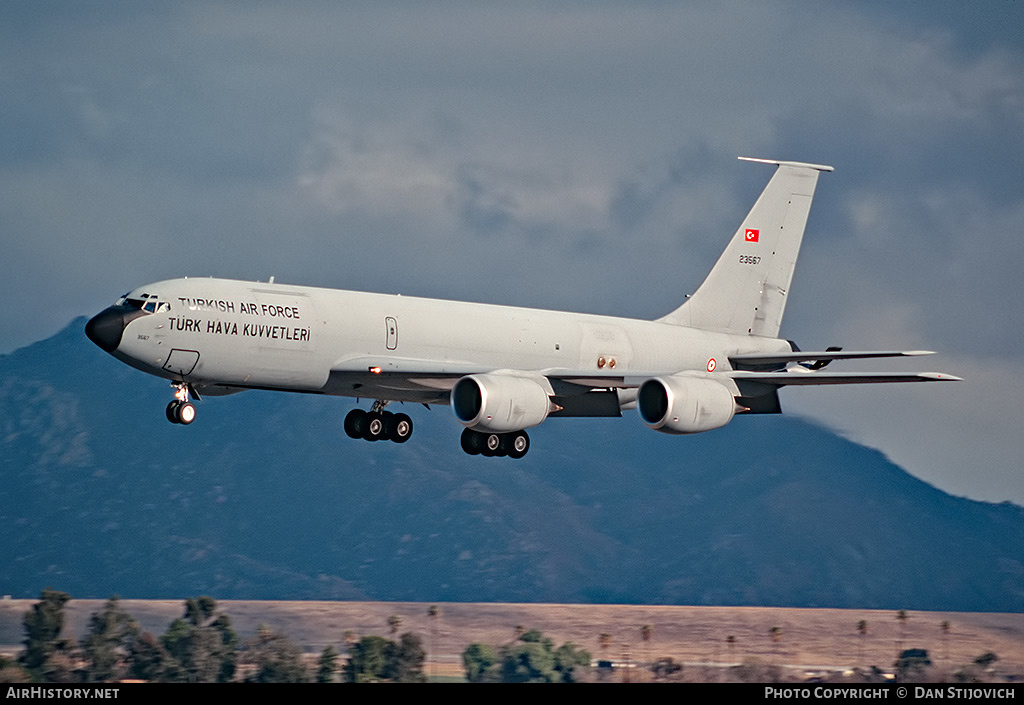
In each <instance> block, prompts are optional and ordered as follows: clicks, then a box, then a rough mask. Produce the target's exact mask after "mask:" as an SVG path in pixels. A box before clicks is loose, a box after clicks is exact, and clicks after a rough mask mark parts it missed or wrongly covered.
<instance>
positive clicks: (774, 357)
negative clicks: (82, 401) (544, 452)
mask: <svg viewBox="0 0 1024 705" xmlns="http://www.w3.org/2000/svg"><path fill="white" fill-rule="evenodd" d="M741 159H744V160H746V161H752V162H760V163H765V164H770V165H774V166H775V167H776V170H775V172H774V174H773V176H772V178H771V179H770V180H769V182H768V185H767V186H766V187H765V189H764V191H763V192H762V193H761V195H760V197H759V198H758V199H757V201H756V202H755V204H754V206H753V208H752V209H751V210H750V212H749V213H748V214H747V216H746V218H744V219H743V222H742V223H741V224H740V226H739V228H738V229H737V230H736V232H735V234H734V235H733V236H732V239H731V240H730V241H729V243H728V245H727V246H726V248H725V251H724V252H723V254H722V255H721V257H720V258H719V259H718V261H717V262H716V263H715V265H714V267H713V268H712V269H711V272H710V274H708V276H707V278H706V279H705V280H704V283H703V284H702V285H701V286H700V287H699V288H698V289H697V291H696V292H695V293H693V294H692V295H689V296H688V297H687V298H686V299H685V301H684V302H683V303H682V305H680V306H679V307H678V308H676V309H675V310H674V311H671V312H670V313H668V314H667V315H665V316H662V317H661V318H658V319H656V320H639V319H629V318H619V317H612V316H600V315H590V314H581V313H569V312H562V311H549V310H539V309H528V308H517V307H510V306H498V305H489V304H482V303H467V302H458V301H447V300H437V299H426V298H417V297H412V296H402V295H389V294H375V293H365V292H357V291H343V290H334V289H323V288H312V287H305V286H292V285H287V284H279V283H275V282H274V279H273V278H271V279H270V281H269V282H247V281H235V280H227V279H214V278H184V279H174V280H169V281H161V282H157V283H154V284H147V285H145V286H142V287H140V288H137V289H134V290H132V291H130V292H129V293H127V294H125V295H124V296H122V297H121V298H119V299H118V300H117V302H116V303H115V304H114V305H113V306H110V307H108V308H106V309H105V310H103V311H102V312H100V313H99V314H97V315H96V316H95V317H93V318H92V319H91V320H90V321H89V322H88V323H87V325H86V329H85V330H86V334H87V335H88V337H89V338H90V339H91V340H92V341H93V342H94V343H96V345H98V346H99V347H100V348H102V349H103V350H105V351H106V352H108V353H110V354H111V355H113V356H114V357H115V358H117V359H118V360H121V361H122V362H125V363H127V364H128V365H131V366H132V367H135V368H137V369H139V370H142V371H143V372H148V373H149V374H152V375H156V376H158V377H163V378H166V379H169V380H170V381H171V385H172V387H173V388H174V389H175V393H174V399H173V400H172V401H171V402H170V403H169V404H168V406H167V409H166V416H167V419H168V420H169V421H171V422H172V423H176V424H182V425H189V424H191V423H192V422H193V421H194V420H195V418H196V409H195V406H194V405H193V403H192V401H191V399H192V398H195V399H197V400H199V399H201V398H202V396H217V395H224V394H232V393H235V392H240V391H244V390H247V389H263V390H275V391H287V392H306V393H313V394H328V395H336V396H345V397H354V398H356V399H357V400H374V401H373V403H372V406H371V408H370V409H369V411H365V410H363V409H361V408H356V409H353V410H352V411H350V412H349V413H348V415H347V416H346V417H345V422H344V430H345V432H346V434H347V435H349V436H350V437H352V438H362V439H365V440H369V441H376V440H391V441H393V442H397V443H404V442H405V441H407V440H408V439H409V437H410V435H411V434H412V429H413V423H412V419H411V417H410V416H409V415H407V414H405V413H392V412H391V411H388V410H386V409H385V407H386V406H388V405H389V404H390V403H393V402H410V403H420V404H423V405H425V406H427V407H428V408H429V406H430V405H432V404H440V405H449V406H451V408H452V410H453V412H454V414H455V418H456V419H457V420H458V422H459V423H461V424H462V425H463V426H464V427H465V428H464V430H463V431H462V436H461V445H462V449H463V450H464V451H465V452H466V453H469V454H471V455H483V456H507V457H511V458H522V457H523V456H525V455H526V453H527V451H528V450H529V448H530V437H529V435H528V433H527V431H526V429H529V428H533V427H534V426H537V425H539V424H540V423H542V422H543V421H545V420H546V419H548V418H555V417H616V416H621V415H622V412H623V411H626V410H630V409H636V410H637V411H638V412H639V416H640V419H641V420H642V421H643V422H644V423H645V424H646V425H647V426H649V427H650V428H652V429H654V430H656V431H660V432H663V433H669V434H680V435H681V434H692V433H701V432H704V431H710V430H713V429H717V428H721V427H722V426H725V425H726V424H727V423H729V421H731V420H732V418H733V416H735V415H737V414H740V415H746V414H776V413H780V412H781V406H780V403H779V395H778V390H779V389H780V388H781V387H785V386H794V385H833V384H857V383H887V382H931V381H947V380H948V381H953V380H959V379H960V378H959V377H954V376H952V375H948V374H943V373H936V372H921V373H910V374H905V373H893V372H888V373H887V372H879V373H875V372H828V371H823V370H824V368H825V367H827V366H828V365H829V364H830V363H831V362H833V361H835V360H852V359H866V358H884V357H906V356H917V355H928V354H932V353H931V352H930V351H925V350H888V351H865V352H861V351H853V352H849V351H843V350H842V349H841V348H839V347H829V348H827V349H826V350H824V351H817V352H803V351H801V350H800V348H799V347H798V346H797V345H796V344H795V343H793V342H792V341H788V340H784V339H781V338H779V337H778V335H779V329H780V325H781V323H782V316H783V312H784V311H785V307H786V302H787V300H788V297H789V288H790V283H791V281H792V277H793V270H794V268H795V266H796V261H797V255H798V254H799V250H800V244H801V241H802V239H803V234H804V227H805V225H806V222H807V216H808V213H809V212H810V207H811V201H812V198H813V196H814V191H815V187H816V185H817V180H818V176H819V175H820V174H821V173H822V172H831V171H832V170H833V168H832V167H831V166H825V165H821V164H808V163H803V162H793V161H776V160H771V159H752V158H747V157H741Z"/></svg>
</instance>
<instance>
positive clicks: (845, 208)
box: [0, 0, 1024, 504]
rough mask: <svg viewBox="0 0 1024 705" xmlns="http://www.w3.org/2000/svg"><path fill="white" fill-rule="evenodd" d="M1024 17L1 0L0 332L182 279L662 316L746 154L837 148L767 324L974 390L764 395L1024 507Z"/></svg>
mask: <svg viewBox="0 0 1024 705" xmlns="http://www.w3.org/2000/svg"><path fill="white" fill-rule="evenodd" d="M1022 36H1024V2H1017V1H1014V0H988V1H985V2H979V3H964V2H960V1H956V2H919V3H911V2H906V3H888V2H860V3H857V2H851V3H809V2H794V3H788V2H749V3H747V2H726V3H693V4H687V3H671V2H631V3H620V2H605V3H602V2H587V3H582V2H580V3H573V2H561V3H527V2H516V3H511V2H508V3H469V2H467V3H443V2H439V3H419V2H408V3H377V2H374V3H369V2H368V3H335V2H305V3H303V2H293V3H269V2H268V3H258V2H250V3H237V2H232V3H227V2H180V3H175V2H164V3H136V2H89V3H69V2H52V3H51V2H38V1H32V2H12V1H10V0H8V1H6V2H4V3H3V4H2V5H0V89H2V95H3V100H2V101H0V228H2V230H0V237H2V254H0V299H2V301H3V302H4V305H3V307H2V311H0V313H2V316H3V318H2V320H0V352H9V351H11V350H13V349H15V348H18V347H21V346H23V345H26V344H28V343H30V342H33V341H36V340H39V339H41V338H44V337H47V336H49V335H51V334H53V333H54V332H56V331H57V330H59V329H60V328H61V327H63V326H64V325H66V324H67V322H68V321H69V320H70V319H71V318H72V317H74V316H78V315H83V314H92V313H95V312H97V311H99V310H100V309H101V308H103V307H104V306H106V305H108V304H110V303H112V302H113V301H114V299H115V298H116V297H117V296H118V295H119V294H121V293H122V292H124V291H126V290H128V289H130V288H134V287H135V286H138V285H141V284H144V283H147V282H151V281H156V280H160V279H167V278H174V277H179V276H184V275H189V276H205V275H214V276H224V277H237V278H245V279H263V280H265V279H267V278H268V277H270V276H271V275H273V276H275V277H276V278H277V281H279V282H289V283H299V284H310V285H318V286H330V287H343V288H353V289H367V290H373V291H386V292H400V293H404V294H407V295H424V296H437V297H444V298H460V299H469V300H475V301H485V302H494V303H502V304H514V305H525V306H537V307H544V308H558V309H567V310H579V311H587V312H593V313H609V314H615V315H624V316H632V317H641V318H653V317H656V316H660V315H662V314H664V313H666V312H668V311H670V310H672V309H673V308H675V307H676V306H677V305H678V304H679V303H680V301H681V300H682V297H683V295H684V294H685V293H688V292H691V291H693V290H694V289H696V287H697V286H698V285H699V283H700V281H701V279H702V278H703V276H704V275H705V274H706V272H707V270H708V269H709V268H710V266H711V265H712V264H713V262H714V260H715V258H716V257H717V256H718V254H719V253H720V251H721V250H722V249H723V247H724V245H725V243H726V241H727V239H728V238H729V237H730V236H731V234H732V232H733V231H734V230H735V228H736V227H737V226H738V225H739V223H740V220H741V219H742V217H743V215H744V214H745V213H746V211H747V210H748V209H749V207H750V206H751V205H752V203H753V201H754V199H755V198H756V197H757V195H758V193H759V192H760V190H761V188H763V186H764V184H765V183H766V182H767V180H768V179H769V178H770V177H771V174H772V168H771V167H768V166H764V165H758V164H750V163H745V162H740V161H737V160H736V157H737V156H754V157H768V158H774V159H791V160H801V161H810V162H817V163H825V164H832V165H834V166H835V168H836V171H835V173H832V174H824V175H822V177H821V179H820V180H819V183H818V191H817V197H816V199H815V204H814V207H813V209H812V212H811V217H810V221H809V224H808V231H807V235H806V237H805V239H804V248H803V252H802V256H801V260H800V262H799V264H798V266H797V271H796V277H795V279H794V282H793V287H792V289H791V297H790V303H789V308H788V310H787V316H786V319H785V320H784V321H783V328H782V335H783V336H784V337H787V338H791V339H793V340H796V341H797V342H798V343H799V345H800V346H801V347H802V348H804V349H822V348H824V347H825V346H827V345H842V346H844V347H846V348H847V349H872V348H876V349H892V348H907V349H916V348H925V349H931V350H937V351H939V353H940V354H939V355H936V356H933V357H931V358H925V359H921V358H918V359H914V360H912V361H897V362H890V361H884V360H883V361H876V362H874V363H872V366H873V367H874V368H881V369H893V370H904V369H905V370H911V369H923V370H936V371H944V372H950V373H953V374H957V375H960V376H963V377H965V378H966V380H967V381H966V382H963V383H959V384H948V385H940V384H934V385H892V386H887V387H885V388H882V387H865V388H859V389H837V388H836V389H830V388H819V389H809V388H798V389H786V390H784V391H783V392H782V401H783V406H784V409H785V410H786V412H787V413H793V414H799V415H801V416H806V417H809V418H813V419H818V420H819V421H821V422H823V423H826V424H827V425H829V426H830V427H831V428H834V429H837V430H840V431H842V432H843V433H844V434H846V435H847V436H848V437H850V438H852V439H854V440H857V441H859V442H863V443H865V444H867V445H870V446H873V447H876V448H879V449H881V450H882V451H884V452H885V453H887V454H888V455H889V456H890V457H891V458H892V459H893V460H895V461H896V462H898V463H900V464H901V465H903V466H904V467H905V468H907V469H908V470H909V471H911V472H912V473H914V474H915V475H917V476H918V477H921V478H922V479H924V480H927V481H928V482H931V483H933V484H935V485H937V486H939V487H941V488H942V489H945V490H947V491H949V492H952V493H954V494H959V495H966V496H970V497H973V498H977V499H986V500H992V501H1002V500H1011V501H1015V502H1017V503H1021V504H1024V469H1022V465H1024V463H1022V461H1021V458H1022V457H1024V424H1022V423H1021V421H1020V419H1019V418H1018V412H1017V408H1016V407H1017V405H1018V404H1019V403H1020V400H1021V397H1022V395H1024V394H1022V393H1024V383H1022V382H1021V375H1022V373H1021V367H1022V365H1021V362H1022V361H1021V357H1022V345H1021V343H1022V342H1024V340H1022V338H1024V312H1022V311H1024V308H1022V305H1021V302H1020V296H1019V293H1018V290H1019V288H1020V285H1021V282H1022V280H1024V277H1022V275H1021V268H1022V267H1024V40H1022V39H1021V37H1022ZM97 353H98V354H100V353H99V352H98V351H97ZM840 366H841V363H836V364H835V365H834V367H837V368H839V367H840ZM864 367H865V366H864V365H860V366H856V367H855V366H851V365H846V366H843V367H841V369H859V368H864ZM140 383H143V379H142V378H141V377H140ZM108 393H110V392H109V390H108ZM154 418H156V417H154ZM679 443H680V448H681V452H685V444H686V439H679Z"/></svg>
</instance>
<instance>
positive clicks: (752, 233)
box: [743, 228, 761, 242]
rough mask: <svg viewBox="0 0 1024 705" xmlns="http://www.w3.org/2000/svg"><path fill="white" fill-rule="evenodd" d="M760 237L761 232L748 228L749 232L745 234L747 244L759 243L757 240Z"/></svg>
mask: <svg viewBox="0 0 1024 705" xmlns="http://www.w3.org/2000/svg"><path fill="white" fill-rule="evenodd" d="M760 236H761V231H760V230H753V229H752V228H747V232H745V233H744V234H743V239H744V240H746V241H747V242H757V239H758V238H759V237H760Z"/></svg>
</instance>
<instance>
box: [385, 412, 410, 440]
mask: <svg viewBox="0 0 1024 705" xmlns="http://www.w3.org/2000/svg"><path fill="white" fill-rule="evenodd" d="M384 429H385V432H386V433H387V437H388V438H390V439H391V440H392V441H394V442H395V443H405V442H406V441H407V440H409V436H411V435H412V419H410V418H409V417H408V416H407V415H406V414H387V415H386V416H385V417H384Z"/></svg>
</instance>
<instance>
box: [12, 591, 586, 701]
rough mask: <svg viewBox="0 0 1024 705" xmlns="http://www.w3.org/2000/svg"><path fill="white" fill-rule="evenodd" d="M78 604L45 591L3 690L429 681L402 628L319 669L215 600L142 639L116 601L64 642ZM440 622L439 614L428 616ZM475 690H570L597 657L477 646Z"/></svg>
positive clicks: (325, 655) (472, 665) (543, 647)
mask: <svg viewBox="0 0 1024 705" xmlns="http://www.w3.org/2000/svg"><path fill="white" fill-rule="evenodd" d="M70 600H71V596H70V595H68V594H67V593H64V592H59V591H57V590H51V589H49V588H47V589H46V590H44V591H43V592H42V595H40V598H39V602H37V603H36V604H35V605H33V606H32V607H31V609H29V610H28V611H27V612H26V613H25V616H24V618H23V620H22V622H23V626H24V631H25V639H24V642H23V643H24V647H25V648H24V650H23V651H22V652H21V653H20V654H19V655H18V657H17V659H16V660H15V661H7V662H5V661H4V660H3V659H2V658H0V683H15V682H47V683H100V682H112V681H124V680H141V681H150V682H161V683H227V682H233V681H244V682H249V683H307V682H318V683H334V682H339V681H343V682H349V683H365V682H397V683H417V682H424V681H426V680H427V679H426V676H425V674H424V662H425V660H426V652H425V651H424V648H423V641H422V639H421V638H420V636H419V635H417V634H415V633H412V632H406V633H404V634H401V635H398V634H397V632H398V630H399V628H400V626H401V621H402V620H401V618H400V617H398V616H397V615H393V616H391V617H390V618H389V619H388V626H389V629H390V630H391V633H392V635H394V636H395V637H396V638H395V639H387V638H385V637H382V636H377V635H369V636H363V637H361V638H358V639H356V638H354V635H351V634H348V635H346V636H351V637H352V638H351V639H347V641H349V642H350V643H348V644H347V651H348V654H347V658H342V654H341V653H339V652H338V650H337V649H335V648H334V647H333V646H327V647H326V648H324V650H323V651H322V652H321V653H320V655H319V657H318V658H317V661H316V665H315V667H313V666H312V665H311V664H309V663H308V660H307V659H306V657H305V655H304V654H303V652H302V649H300V648H299V646H298V645H296V644H295V643H294V642H293V641H292V640H291V639H290V638H288V637H287V636H286V635H284V634H281V633H279V632H275V631H273V630H272V629H270V628H269V627H267V626H265V625H261V626H260V627H259V628H258V630H257V634H256V636H254V637H252V638H251V639H247V640H241V639H240V638H239V636H238V634H237V633H236V632H235V630H234V628H233V627H232V624H231V618H230V617H229V616H228V615H227V614H225V613H224V612H222V611H220V610H219V609H218V607H217V601H216V600H214V599H213V598H212V597H205V596H204V597H196V598H190V599H188V600H185V602H184V611H183V614H182V615H181V616H180V617H178V618H176V619H175V620H174V621H172V622H171V623H170V625H169V626H168V627H167V631H165V632H164V633H163V634H162V635H160V636H156V635H154V634H153V633H151V632H148V631H143V630H142V628H141V626H140V625H139V622H138V621H137V620H136V619H135V618H134V617H132V616H131V615H130V614H129V613H128V612H126V611H125V610H124V609H123V608H122V607H121V604H120V598H118V597H117V596H116V595H115V596H114V597H111V598H110V599H109V600H107V601H106V603H105V604H104V605H103V607H102V609H100V610H99V611H98V612H94V613H93V614H92V615H91V616H90V617H89V622H88V627H87V630H86V633H85V635H84V636H83V637H82V638H81V639H80V640H78V641H75V640H74V639H72V638H69V637H67V636H66V635H65V634H64V626H65V614H64V606H65V605H66V604H67V603H68V602H69V601H70ZM438 615H439V610H437V608H436V607H432V608H431V611H430V616H431V617H432V619H433V618H435V617H437V616H438ZM463 664H464V667H465V669H466V678H467V680H469V681H470V682H564V683H571V682H575V681H576V680H578V677H579V673H580V669H585V668H587V667H589V665H590V654H589V653H588V652H586V651H584V650H582V649H579V648H577V647H576V646H574V645H573V644H571V643H567V644H563V645H562V646H560V647H558V648H556V647H555V645H554V642H553V641H552V640H551V639H548V638H546V637H545V636H544V635H543V634H541V633H540V632H539V631H537V630H529V631H526V630H523V631H522V632H521V633H520V634H519V635H518V638H517V639H516V641H515V642H514V643H513V644H506V645H503V646H501V647H494V646H491V645H487V644H470V645H469V646H468V647H467V648H466V650H465V651H464V652H463Z"/></svg>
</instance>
